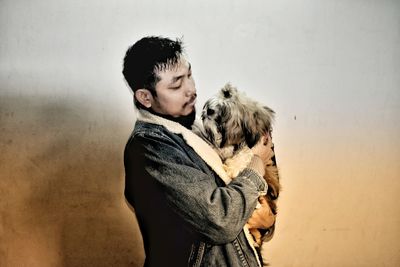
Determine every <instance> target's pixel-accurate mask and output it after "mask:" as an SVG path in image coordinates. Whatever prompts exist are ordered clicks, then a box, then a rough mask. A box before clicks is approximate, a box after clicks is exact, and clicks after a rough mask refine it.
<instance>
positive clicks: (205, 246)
mask: <svg viewBox="0 0 400 267" xmlns="http://www.w3.org/2000/svg"><path fill="white" fill-rule="evenodd" d="M123 74H124V77H125V79H126V81H127V82H128V84H129V86H130V88H131V89H132V91H133V93H134V100H135V105H136V107H137V108H138V110H139V112H138V119H137V122H136V124H135V128H134V130H133V133H132V135H131V137H130V139H129V141H128V143H127V145H126V148H125V173H126V181H125V197H126V199H127V201H128V202H129V203H130V204H131V205H132V206H133V207H134V209H135V212H136V216H137V219H138V222H139V226H140V229H141V233H142V236H143V242H144V248H145V254H146V259H145V266H157V267H158V266H258V265H260V263H261V262H262V261H261V259H260V257H259V255H258V254H257V252H256V251H255V249H254V247H252V244H251V240H249V238H248V236H247V237H246V233H245V232H244V231H243V227H244V225H245V224H246V223H248V224H249V225H250V227H252V228H268V227H269V226H270V225H272V224H273V222H274V216H273V215H272V213H271V211H270V209H269V207H268V205H267V204H265V203H263V204H262V205H261V208H259V209H255V208H256V205H257V202H258V197H259V196H260V195H262V194H265V191H266V190H267V188H266V183H265V181H264V180H263V178H262V176H263V174H264V165H265V164H264V162H268V161H269V159H270V158H271V157H272V155H273V152H272V150H271V142H270V140H268V138H267V137H264V138H263V140H262V141H261V142H260V143H259V144H257V145H256V146H255V147H254V148H253V149H252V150H253V153H254V155H255V156H254V157H253V159H252V161H251V163H250V165H249V166H248V168H246V169H245V170H243V171H242V172H241V173H240V174H239V175H238V176H237V177H236V178H235V179H233V180H232V181H230V180H229V178H227V177H226V174H225V173H224V170H223V167H222V163H221V160H220V158H219V157H218V155H217V154H216V153H215V152H214V151H213V150H212V148H211V147H209V146H208V145H207V144H206V143H205V142H204V141H203V140H201V139H200V138H199V137H198V136H196V135H195V134H194V133H192V132H191V131H190V128H191V126H192V124H193V121H194V119H195V102H196V88H195V83H194V80H193V77H192V70H191V65H190V64H189V62H187V61H186V59H185V57H184V56H183V51H182V44H181V41H180V40H176V41H173V40H170V39H166V38H161V37H145V38H143V39H141V40H139V41H138V42H136V43H135V44H134V45H133V46H131V47H130V48H129V49H128V51H127V52H126V55H125V58H124V68H123Z"/></svg>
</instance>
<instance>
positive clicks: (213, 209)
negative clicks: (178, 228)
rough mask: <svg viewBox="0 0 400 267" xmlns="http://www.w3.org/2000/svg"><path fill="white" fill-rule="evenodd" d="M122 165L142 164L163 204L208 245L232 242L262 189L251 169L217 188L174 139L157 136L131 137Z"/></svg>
mask: <svg viewBox="0 0 400 267" xmlns="http://www.w3.org/2000/svg"><path fill="white" fill-rule="evenodd" d="M140 157H144V158H143V159H139V158H140ZM126 161H127V162H128V163H127V164H129V162H138V161H143V166H141V168H144V170H145V172H146V174H147V175H148V176H150V177H151V178H152V179H154V180H155V181H156V182H157V184H159V185H160V186H161V187H162V191H163V193H164V194H165V197H166V200H167V201H168V205H169V206H171V207H172V208H173V209H174V210H175V212H176V213H177V214H179V216H181V217H182V218H183V219H184V220H185V221H186V222H187V223H188V224H190V225H191V226H192V227H193V229H194V230H195V231H196V232H197V233H199V234H200V235H201V236H203V237H204V238H205V239H206V240H207V241H209V242H211V243H216V244H223V243H227V242H230V241H232V240H234V238H236V236H237V235H238V234H239V233H240V231H241V230H242V228H243V226H244V225H245V224H246V222H247V220H248V219H249V217H250V216H251V214H252V212H253V211H254V208H255V206H256V205H257V199H258V196H259V192H260V191H265V190H266V188H265V182H264V181H263V179H262V177H260V176H259V175H258V174H257V173H256V172H255V171H253V170H251V169H245V170H244V171H242V172H241V173H240V174H239V175H238V177H236V178H235V179H234V180H233V181H232V182H231V183H230V184H228V185H227V186H223V187H219V186H218V185H217V183H216V181H215V178H214V177H213V176H210V175H207V174H206V173H204V172H203V171H202V170H200V169H199V167H198V166H197V165H196V164H195V163H194V162H193V161H192V160H191V159H190V158H189V157H188V155H187V153H186V151H184V150H183V149H182V148H181V147H180V146H178V145H177V144H176V143H174V141H173V140H167V139H166V138H164V137H163V138H160V137H158V136H157V135H154V136H151V137H150V136H136V137H135V138H134V140H133V142H132V143H131V144H130V145H129V147H128V148H127V150H126ZM126 190H128V191H129V190H130V188H129V187H128V188H126Z"/></svg>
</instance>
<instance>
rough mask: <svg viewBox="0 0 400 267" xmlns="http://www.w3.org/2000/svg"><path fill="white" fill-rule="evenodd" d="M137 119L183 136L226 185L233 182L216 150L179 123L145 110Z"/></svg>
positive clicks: (139, 113)
mask: <svg viewBox="0 0 400 267" xmlns="http://www.w3.org/2000/svg"><path fill="white" fill-rule="evenodd" d="M137 119H138V120H139V121H143V122H148V123H153V124H157V125H162V126H164V127H165V128H166V129H167V130H169V131H170V132H172V133H174V134H180V135H182V137H183V139H184V140H185V142H186V143H187V144H188V145H189V146H191V147H192V148H193V150H194V151H195V152H196V153H197V154H198V155H199V156H200V157H201V158H202V159H203V160H204V161H205V162H206V163H207V165H208V166H209V167H210V168H211V169H213V171H214V172H215V173H216V174H217V175H218V176H219V177H220V178H221V179H222V180H223V181H224V182H225V184H228V183H230V182H231V178H230V177H229V176H228V175H227V173H226V171H225V169H224V167H223V166H224V165H223V163H222V160H221V158H220V157H219V155H218V154H217V152H215V151H214V149H213V148H212V147H211V146H210V145H209V144H207V142H205V141H204V140H203V139H201V138H200V137H199V136H198V135H196V134H195V133H193V132H192V131H190V130H188V129H186V128H185V127H183V126H182V125H180V124H179V123H177V122H174V121H171V120H167V119H164V118H162V117H160V116H157V115H155V114H152V113H150V112H148V111H146V110H143V109H140V110H139V112H138V116H137Z"/></svg>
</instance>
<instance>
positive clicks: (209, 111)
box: [207, 108, 215, 116]
mask: <svg viewBox="0 0 400 267" xmlns="http://www.w3.org/2000/svg"><path fill="white" fill-rule="evenodd" d="M214 113H215V110H213V109H211V108H208V109H207V115H208V116H211V115H213V114H214Z"/></svg>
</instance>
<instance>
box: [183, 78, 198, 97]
mask: <svg viewBox="0 0 400 267" xmlns="http://www.w3.org/2000/svg"><path fill="white" fill-rule="evenodd" d="M185 89H186V96H192V95H195V94H196V86H195V85H194V82H193V80H187V81H186V88H185Z"/></svg>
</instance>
